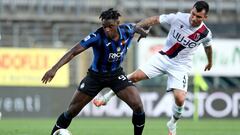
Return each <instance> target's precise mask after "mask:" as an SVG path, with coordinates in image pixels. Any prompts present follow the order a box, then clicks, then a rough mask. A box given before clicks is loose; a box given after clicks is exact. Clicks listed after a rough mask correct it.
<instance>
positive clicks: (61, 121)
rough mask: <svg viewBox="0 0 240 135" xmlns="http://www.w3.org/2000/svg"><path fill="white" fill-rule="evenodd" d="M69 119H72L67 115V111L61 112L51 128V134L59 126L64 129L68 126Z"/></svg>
mask: <svg viewBox="0 0 240 135" xmlns="http://www.w3.org/2000/svg"><path fill="white" fill-rule="evenodd" d="M71 121H72V118H71V117H70V116H69V115H68V113H67V112H64V113H62V114H61V115H60V116H59V117H58V119H57V122H56V124H55V125H54V127H53V129H52V132H51V135H53V133H54V132H55V131H56V130H58V129H60V128H64V129H66V128H68V126H69V125H70V123H71Z"/></svg>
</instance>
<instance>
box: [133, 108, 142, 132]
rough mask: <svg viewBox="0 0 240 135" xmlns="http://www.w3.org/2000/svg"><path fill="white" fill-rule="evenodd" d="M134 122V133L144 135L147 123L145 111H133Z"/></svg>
mask: <svg viewBox="0 0 240 135" xmlns="http://www.w3.org/2000/svg"><path fill="white" fill-rule="evenodd" d="M132 123H133V125H134V135H142V132H143V128H144V123H145V113H144V112H141V113H133V116H132Z"/></svg>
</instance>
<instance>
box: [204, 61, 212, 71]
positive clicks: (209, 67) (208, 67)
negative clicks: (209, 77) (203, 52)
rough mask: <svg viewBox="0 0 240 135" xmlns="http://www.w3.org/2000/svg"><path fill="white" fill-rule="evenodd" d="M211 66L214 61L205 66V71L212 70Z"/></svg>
mask: <svg viewBox="0 0 240 135" xmlns="http://www.w3.org/2000/svg"><path fill="white" fill-rule="evenodd" d="M211 68H212V63H208V64H207V65H206V66H205V69H204V71H209V70H211Z"/></svg>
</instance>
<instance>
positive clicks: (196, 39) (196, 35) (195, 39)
mask: <svg viewBox="0 0 240 135" xmlns="http://www.w3.org/2000/svg"><path fill="white" fill-rule="evenodd" d="M200 37H201V34H200V33H196V34H195V35H194V37H193V39H194V41H198V40H199V39H200Z"/></svg>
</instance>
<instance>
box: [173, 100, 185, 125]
mask: <svg viewBox="0 0 240 135" xmlns="http://www.w3.org/2000/svg"><path fill="white" fill-rule="evenodd" d="M183 109H184V105H183V106H178V105H176V104H174V105H173V107H172V111H173V116H172V117H171V120H170V121H171V122H172V123H176V122H177V121H178V120H179V119H180V118H181V116H182V113H183Z"/></svg>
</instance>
